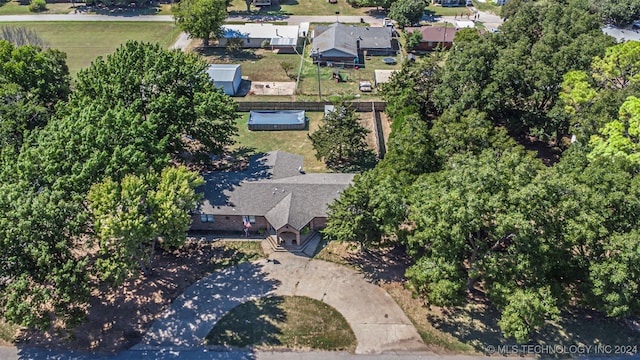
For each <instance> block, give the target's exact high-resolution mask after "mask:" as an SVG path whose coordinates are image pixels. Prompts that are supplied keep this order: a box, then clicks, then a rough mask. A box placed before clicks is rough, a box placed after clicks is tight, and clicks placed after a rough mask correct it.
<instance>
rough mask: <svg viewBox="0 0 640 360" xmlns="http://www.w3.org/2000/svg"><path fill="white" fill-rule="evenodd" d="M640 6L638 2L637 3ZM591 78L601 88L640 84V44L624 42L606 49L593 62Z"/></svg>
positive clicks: (617, 87)
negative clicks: (603, 53) (601, 55)
mask: <svg viewBox="0 0 640 360" xmlns="http://www.w3.org/2000/svg"><path fill="white" fill-rule="evenodd" d="M639 4H640V2H639ZM592 67H593V77H594V79H595V80H596V81H598V82H599V83H600V84H601V86H602V87H605V88H607V87H609V88H614V89H624V88H626V87H628V86H630V85H638V84H640V44H639V43H638V42H637V41H626V42H623V43H620V44H617V45H614V46H611V47H609V48H607V50H606V53H605V55H604V57H602V58H600V57H597V58H595V59H594V60H593V63H592Z"/></svg>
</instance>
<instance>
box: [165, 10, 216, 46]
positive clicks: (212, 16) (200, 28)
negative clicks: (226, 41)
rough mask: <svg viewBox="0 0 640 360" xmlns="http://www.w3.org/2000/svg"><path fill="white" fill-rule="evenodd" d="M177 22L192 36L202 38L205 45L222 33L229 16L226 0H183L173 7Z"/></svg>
mask: <svg viewBox="0 0 640 360" xmlns="http://www.w3.org/2000/svg"><path fill="white" fill-rule="evenodd" d="M171 11H172V12H173V17H174V18H175V21H176V24H177V25H178V27H179V28H180V29H182V31H184V32H186V33H187V34H189V35H190V36H191V37H195V38H199V39H202V40H203V42H204V46H209V40H210V39H211V38H212V37H214V38H215V37H216V36H217V35H218V34H219V33H220V29H221V27H222V25H223V23H224V20H225V19H226V18H227V15H228V14H227V5H226V2H225V0H182V1H180V2H179V3H177V4H174V5H173V6H172V7H171Z"/></svg>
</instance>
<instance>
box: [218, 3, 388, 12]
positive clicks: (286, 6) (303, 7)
mask: <svg viewBox="0 0 640 360" xmlns="http://www.w3.org/2000/svg"><path fill="white" fill-rule="evenodd" d="M228 10H229V13H230V14H231V15H237V14H245V13H246V12H247V4H246V3H245V1H244V0H233V2H232V4H231V6H230V7H229V8H228ZM251 11H252V12H253V13H265V14H268V13H270V14H283V15H284V14H286V15H335V14H336V11H339V12H340V15H345V16H358V15H383V12H382V8H380V9H376V8H375V7H373V8H368V7H363V8H354V7H352V6H351V5H349V4H347V2H346V1H345V0H338V3H337V4H331V3H329V2H328V1H327V0H280V5H272V6H263V7H261V8H257V7H253V6H252V8H251Z"/></svg>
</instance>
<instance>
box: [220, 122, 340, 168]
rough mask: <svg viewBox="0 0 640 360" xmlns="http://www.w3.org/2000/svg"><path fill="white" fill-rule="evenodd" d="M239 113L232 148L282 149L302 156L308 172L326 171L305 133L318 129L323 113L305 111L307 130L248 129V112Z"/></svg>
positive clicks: (261, 150) (254, 149) (265, 150)
mask: <svg viewBox="0 0 640 360" xmlns="http://www.w3.org/2000/svg"><path fill="white" fill-rule="evenodd" d="M241 115H242V117H241V118H240V119H239V120H238V121H237V124H238V133H239V134H238V136H237V137H236V141H237V142H236V144H235V145H234V146H233V148H232V149H238V148H249V149H251V150H252V151H254V152H267V151H272V150H283V151H287V152H290V153H293V154H298V155H302V156H304V169H305V170H306V171H308V172H327V171H328V170H327V167H326V166H325V165H324V163H323V162H321V161H319V160H317V159H316V157H315V151H314V150H313V146H312V145H311V140H309V138H308V137H307V134H309V133H310V132H313V131H315V130H317V129H318V127H319V126H320V122H321V121H322V117H323V116H324V114H323V113H320V112H307V113H306V115H307V117H308V118H309V126H308V128H309V131H307V130H289V131H250V130H249V129H247V122H248V121H249V114H248V113H242V114H241Z"/></svg>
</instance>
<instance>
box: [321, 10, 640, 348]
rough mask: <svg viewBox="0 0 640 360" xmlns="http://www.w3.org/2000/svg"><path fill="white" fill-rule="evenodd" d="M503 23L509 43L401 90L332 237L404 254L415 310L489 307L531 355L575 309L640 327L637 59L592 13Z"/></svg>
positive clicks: (419, 68) (466, 53)
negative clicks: (548, 330)
mask: <svg viewBox="0 0 640 360" xmlns="http://www.w3.org/2000/svg"><path fill="white" fill-rule="evenodd" d="M506 10H507V13H508V14H509V15H508V17H507V21H506V22H505V23H504V24H503V25H502V26H501V27H500V32H499V33H495V34H494V33H483V34H479V33H478V32H476V31H475V30H464V31H460V32H459V33H458V35H457V36H456V39H455V46H454V47H453V48H452V49H451V50H448V51H441V52H436V53H433V54H431V55H430V56H427V57H425V58H423V59H420V60H418V61H416V62H415V63H411V62H407V63H405V64H404V65H403V68H402V69H401V70H400V71H399V72H397V73H396V74H394V75H393V76H392V78H391V82H390V83H389V84H387V85H386V86H385V87H384V88H383V92H384V97H385V99H386V101H387V110H386V111H387V112H388V114H389V115H390V117H391V118H392V120H393V122H392V134H391V138H390V139H389V144H388V153H387V155H386V156H385V158H384V159H383V160H382V161H381V162H380V163H379V164H378V165H377V166H376V167H375V168H374V169H372V170H370V171H367V172H365V173H363V174H361V175H358V176H356V178H355V180H354V183H353V185H352V186H350V187H349V188H348V189H346V190H345V191H344V192H343V193H342V194H341V196H340V198H339V199H338V200H337V201H336V202H335V203H334V204H332V205H331V206H330V210H329V220H328V226H327V228H326V230H325V233H326V234H327V235H328V236H331V237H333V238H337V239H340V240H345V241H355V242H359V243H361V244H362V246H363V247H365V248H366V247H369V246H376V245H380V244H389V243H392V244H399V245H402V246H403V247H405V248H406V251H407V253H408V254H410V255H412V257H413V259H414V264H413V265H412V266H410V267H409V268H408V270H407V272H406V277H407V279H408V283H407V284H408V286H409V287H410V288H411V289H412V290H413V291H414V292H415V293H416V294H417V295H419V296H421V297H422V298H424V299H425V300H426V301H427V302H428V303H429V304H432V305H437V306H458V305H461V304H464V303H465V302H466V301H467V299H469V294H480V295H482V296H485V297H486V298H488V299H489V300H490V301H491V303H492V304H493V305H494V306H495V307H496V308H497V309H498V310H499V311H500V312H501V317H500V320H499V326H500V328H501V329H502V331H503V332H504V334H505V336H509V337H513V338H515V339H516V340H517V341H518V342H526V341H528V340H530V339H531V338H535V334H536V331H537V330H539V329H540V328H541V327H543V326H544V324H545V322H546V321H548V320H553V319H556V318H557V317H558V315H559V313H560V312H561V310H563V309H566V308H568V307H584V308H590V309H596V310H599V311H601V312H603V313H604V314H606V315H608V316H611V317H626V316H634V315H638V314H640V300H639V299H640V296H639V295H640V267H638V264H640V239H639V238H638V234H640V228H639V227H638V220H639V219H640V187H639V184H640V176H639V175H638V174H639V172H640V156H639V155H638V154H639V153H638V133H639V132H640V129H639V128H638V121H639V119H640V100H639V99H638V97H637V96H636V95H637V94H638V90H639V88H638V87H639V86H640V77H638V73H639V71H640V61H639V60H638V59H640V46H639V45H638V43H637V42H627V43H621V44H615V43H614V41H613V39H611V38H609V37H608V36H605V35H603V33H602V32H601V30H600V28H601V26H602V22H601V17H600V15H599V14H595V13H593V12H592V11H591V9H590V7H589V4H588V3H587V2H584V1H577V0H572V1H569V2H562V3H560V2H555V1H548V2H514V4H512V5H510V6H509V7H508V8H506ZM532 139H533V140H535V141H532ZM541 144H542V146H540V145H541ZM534 145H538V146H537V150H538V152H534V151H530V150H527V148H535V147H534ZM525 146H526V147H525Z"/></svg>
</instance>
